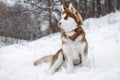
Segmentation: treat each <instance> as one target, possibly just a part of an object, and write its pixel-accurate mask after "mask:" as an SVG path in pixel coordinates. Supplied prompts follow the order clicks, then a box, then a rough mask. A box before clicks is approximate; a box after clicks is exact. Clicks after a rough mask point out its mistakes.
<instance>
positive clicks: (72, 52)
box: [34, 3, 88, 74]
mask: <svg viewBox="0 0 120 80" xmlns="http://www.w3.org/2000/svg"><path fill="white" fill-rule="evenodd" d="M82 22H83V20H82V17H81V15H80V13H79V12H78V10H77V7H76V6H75V5H74V4H73V3H70V4H69V8H67V7H65V6H64V5H62V12H61V20H60V21H59V22H58V27H59V28H60V29H61V40H62V48H61V49H60V50H58V51H57V52H56V54H55V55H50V56H45V57H43V58H40V59H39V60H37V61H35V62H34V65H38V64H40V63H41V62H45V61H50V68H49V71H48V72H49V73H50V74H53V73H54V72H55V71H56V70H57V69H58V68H59V67H60V66H61V65H62V64H63V62H65V64H66V66H67V71H68V72H73V69H74V68H73V67H74V65H77V64H80V63H82V65H83V66H84V65H87V55H88V43H87V40H86V38H85V31H84V30H83V28H82V27H81V26H82Z"/></svg>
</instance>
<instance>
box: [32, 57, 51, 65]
mask: <svg viewBox="0 0 120 80" xmlns="http://www.w3.org/2000/svg"><path fill="white" fill-rule="evenodd" d="M52 56H53V55H48V56H44V57H42V58H40V59H38V60H36V61H35V62H34V63H33V65H34V66H37V65H39V64H41V63H48V62H50V61H51V59H52Z"/></svg>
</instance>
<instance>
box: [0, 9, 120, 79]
mask: <svg viewBox="0 0 120 80" xmlns="http://www.w3.org/2000/svg"><path fill="white" fill-rule="evenodd" d="M82 27H83V28H84V30H85V32H86V36H87V40H88V44H89V51H88V53H89V55H88V58H89V59H88V67H81V66H79V65H78V66H75V71H74V72H73V73H69V74H68V73H66V68H65V67H62V68H61V69H60V70H59V71H58V72H56V73H55V74H53V75H49V74H48V73H47V69H48V66H49V64H47V63H43V64H42V65H39V66H33V62H34V61H35V60H36V59H38V58H40V57H42V56H44V55H49V54H54V53H55V52H56V51H57V50H58V49H59V48H61V39H60V33H59V32H58V33H54V34H51V35H48V36H46V37H43V38H40V39H39V40H36V41H32V42H25V43H22V44H14V45H9V46H6V47H1V48H0V80H48V79H49V80H120V12H119V11H116V12H115V13H110V14H108V15H106V16H103V17H100V18H89V19H86V20H85V21H84V23H83V26H82Z"/></svg>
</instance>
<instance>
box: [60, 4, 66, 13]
mask: <svg viewBox="0 0 120 80" xmlns="http://www.w3.org/2000/svg"><path fill="white" fill-rule="evenodd" d="M65 10H66V7H65V5H61V12H62V13H63V12H64V11H65Z"/></svg>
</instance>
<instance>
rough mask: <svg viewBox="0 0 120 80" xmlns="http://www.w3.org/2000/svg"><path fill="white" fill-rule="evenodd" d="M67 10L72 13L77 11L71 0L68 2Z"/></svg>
mask: <svg viewBox="0 0 120 80" xmlns="http://www.w3.org/2000/svg"><path fill="white" fill-rule="evenodd" d="M69 10H70V11H71V12H73V13H76V12H77V10H78V9H77V5H75V4H74V3H73V2H71V3H70V4H69Z"/></svg>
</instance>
